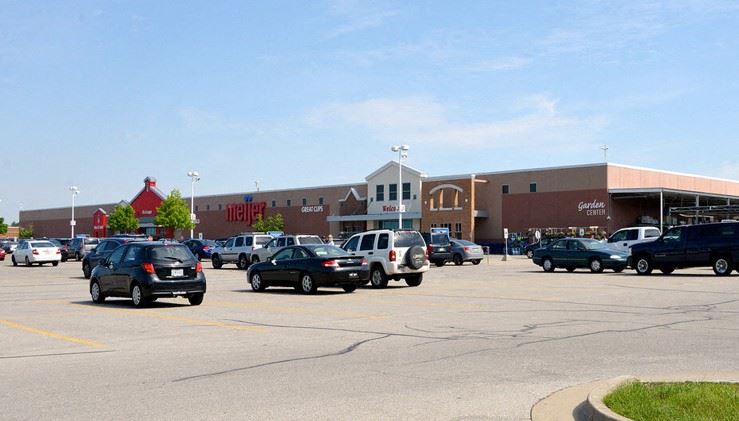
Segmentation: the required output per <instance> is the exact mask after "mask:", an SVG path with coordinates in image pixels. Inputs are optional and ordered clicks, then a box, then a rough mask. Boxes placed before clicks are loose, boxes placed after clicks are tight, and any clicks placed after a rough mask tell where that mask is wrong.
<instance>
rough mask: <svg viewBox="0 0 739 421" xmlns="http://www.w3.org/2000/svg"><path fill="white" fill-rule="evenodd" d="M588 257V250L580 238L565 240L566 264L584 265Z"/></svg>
mask: <svg viewBox="0 0 739 421" xmlns="http://www.w3.org/2000/svg"><path fill="white" fill-rule="evenodd" d="M588 257H589V256H588V251H587V249H586V248H585V245H584V244H583V243H582V242H580V240H567V266H571V267H585V266H587V264H588Z"/></svg>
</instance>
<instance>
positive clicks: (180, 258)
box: [90, 241, 206, 307]
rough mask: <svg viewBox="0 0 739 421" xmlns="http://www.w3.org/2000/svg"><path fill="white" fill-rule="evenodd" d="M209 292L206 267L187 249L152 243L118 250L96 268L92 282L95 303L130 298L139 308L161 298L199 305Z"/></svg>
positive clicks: (91, 289) (138, 244)
mask: <svg viewBox="0 0 739 421" xmlns="http://www.w3.org/2000/svg"><path fill="white" fill-rule="evenodd" d="M205 289H206V288H205V274H204V273H203V267H202V265H201V264H200V262H198V261H197V259H196V258H195V256H193V254H192V253H191V252H190V250H189V249H188V248H187V247H186V246H184V245H182V244H163V243H160V242H151V241H145V242H133V243H128V244H125V245H123V246H120V247H118V248H116V249H115V250H114V251H113V253H111V255H110V256H108V257H106V258H105V259H104V260H102V261H101V262H100V264H99V265H98V266H96V267H95V268H93V270H92V276H91V278H90V296H91V297H92V301H93V302H95V303H102V302H103V301H105V298H106V297H130V298H131V300H132V301H133V305H134V306H135V307H144V306H146V305H147V304H149V303H150V302H152V301H155V300H156V299H157V298H160V297H186V298H187V299H188V300H189V301H190V304H192V305H199V304H200V303H202V302H203V296H204V295H205Z"/></svg>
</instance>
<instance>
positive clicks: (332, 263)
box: [321, 260, 339, 268]
mask: <svg viewBox="0 0 739 421" xmlns="http://www.w3.org/2000/svg"><path fill="white" fill-rule="evenodd" d="M321 266H323V267H325V268H337V267H339V262H337V261H336V260H324V261H323V262H322V263H321Z"/></svg>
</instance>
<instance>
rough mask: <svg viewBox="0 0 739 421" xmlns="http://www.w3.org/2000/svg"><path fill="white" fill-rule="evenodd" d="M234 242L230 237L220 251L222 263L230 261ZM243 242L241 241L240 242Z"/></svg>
mask: <svg viewBox="0 0 739 421" xmlns="http://www.w3.org/2000/svg"><path fill="white" fill-rule="evenodd" d="M235 240H236V238H235V237H231V238H229V239H228V241H226V244H224V245H223V249H222V250H221V260H223V261H224V262H229V261H231V260H232V259H231V256H233V248H234V241H235ZM242 241H243V240H242Z"/></svg>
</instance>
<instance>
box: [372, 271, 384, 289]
mask: <svg viewBox="0 0 739 421" xmlns="http://www.w3.org/2000/svg"><path fill="white" fill-rule="evenodd" d="M370 283H371V284H372V288H378V289H379V288H385V287H387V275H385V271H384V270H382V266H379V265H378V266H375V267H374V268H372V272H371V273H370Z"/></svg>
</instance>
